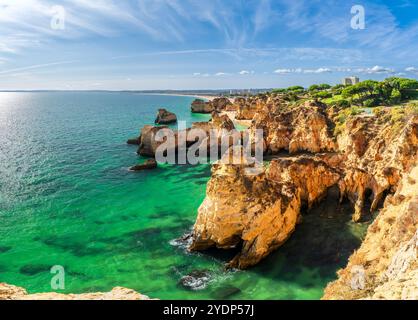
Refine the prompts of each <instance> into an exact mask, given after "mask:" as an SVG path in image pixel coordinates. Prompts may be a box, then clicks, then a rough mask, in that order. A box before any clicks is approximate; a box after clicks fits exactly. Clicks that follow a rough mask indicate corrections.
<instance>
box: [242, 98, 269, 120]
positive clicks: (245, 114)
mask: <svg viewBox="0 0 418 320" xmlns="http://www.w3.org/2000/svg"><path fill="white" fill-rule="evenodd" d="M268 102H269V100H268V97H267V96H266V95H261V96H256V97H249V98H247V99H246V98H237V99H235V101H234V106H235V109H236V110H237V115H236V119H237V120H252V119H253V118H254V116H255V115H256V114H257V113H258V112H260V111H261V110H262V109H263V108H264V107H265V105H266V104H267V103H268Z"/></svg>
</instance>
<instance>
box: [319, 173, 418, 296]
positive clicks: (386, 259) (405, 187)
mask: <svg viewBox="0 0 418 320" xmlns="http://www.w3.org/2000/svg"><path fill="white" fill-rule="evenodd" d="M417 257H418V167H417V166H415V167H414V168H413V169H412V171H411V172H410V174H408V175H406V176H405V177H404V178H403V180H402V182H401V183H400V186H399V188H398V190H397V191H396V193H395V194H394V195H393V196H391V197H389V198H388V200H387V201H386V205H385V208H384V209H383V210H382V211H381V213H380V214H379V216H378V217H377V219H376V220H375V221H374V222H373V224H372V225H371V226H370V227H369V229H368V232H367V236H366V238H365V240H364V242H363V244H362V245H361V247H360V249H359V250H358V251H356V252H355V253H354V254H353V255H352V256H351V257H350V259H349V262H348V266H347V267H346V268H345V269H343V270H341V271H339V273H338V275H339V279H338V280H337V281H335V282H333V283H331V284H329V285H328V287H327V288H326V289H325V295H324V299H414V300H416V299H418V259H417Z"/></svg>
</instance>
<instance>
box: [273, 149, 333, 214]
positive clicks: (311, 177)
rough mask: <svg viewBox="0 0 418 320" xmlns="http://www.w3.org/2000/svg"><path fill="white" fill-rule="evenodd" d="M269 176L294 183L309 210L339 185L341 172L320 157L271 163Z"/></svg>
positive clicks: (305, 157) (287, 159) (285, 159)
mask: <svg viewBox="0 0 418 320" xmlns="http://www.w3.org/2000/svg"><path fill="white" fill-rule="evenodd" d="M268 176H269V178H270V179H273V180H275V181H278V182H288V183H293V184H294V185H295V186H296V187H297V188H298V189H299V191H300V197H301V200H302V202H303V203H306V205H307V207H308V209H311V208H312V207H313V205H314V204H316V203H318V202H320V201H321V200H322V199H323V198H324V197H325V196H326V195H327V191H328V189H329V188H331V187H333V186H336V185H338V182H339V181H340V179H341V172H339V171H338V169H334V168H332V167H331V166H330V165H328V164H327V163H326V161H324V160H323V159H321V158H320V157H310V156H303V157H295V158H284V159H275V160H273V161H271V163H270V168H269V170H268Z"/></svg>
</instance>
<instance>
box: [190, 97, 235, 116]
mask: <svg viewBox="0 0 418 320" xmlns="http://www.w3.org/2000/svg"><path fill="white" fill-rule="evenodd" d="M191 108H192V112H193V113H212V112H221V111H226V110H229V111H230V110H232V109H233V108H232V103H231V101H230V100H229V99H228V98H215V99H213V100H212V101H208V102H205V101H203V100H202V99H196V100H195V101H193V102H192V106H191Z"/></svg>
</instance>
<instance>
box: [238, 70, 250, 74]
mask: <svg viewBox="0 0 418 320" xmlns="http://www.w3.org/2000/svg"><path fill="white" fill-rule="evenodd" d="M239 74H240V75H246V74H250V71H247V70H242V71H240V73H239Z"/></svg>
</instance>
